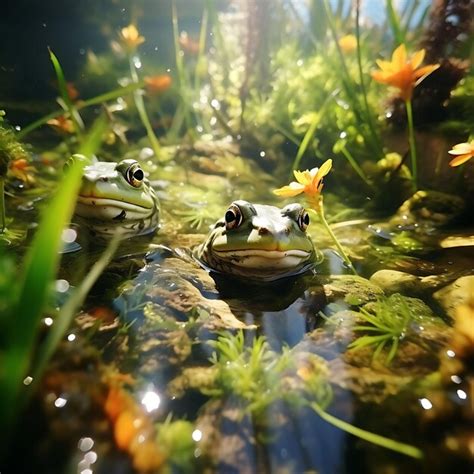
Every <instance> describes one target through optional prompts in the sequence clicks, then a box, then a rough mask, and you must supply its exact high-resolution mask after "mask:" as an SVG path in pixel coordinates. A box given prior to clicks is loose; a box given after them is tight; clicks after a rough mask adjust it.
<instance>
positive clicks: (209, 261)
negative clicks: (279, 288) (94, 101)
mask: <svg viewBox="0 0 474 474" xmlns="http://www.w3.org/2000/svg"><path fill="white" fill-rule="evenodd" d="M75 214H76V216H77V217H78V218H79V220H80V221H81V222H82V223H83V224H84V225H85V226H86V227H88V228H89V230H90V231H92V232H93V233H94V234H95V235H97V236H99V237H108V236H111V235H113V234H115V233H117V232H118V233H120V234H121V235H122V236H123V237H132V236H136V235H142V234H146V233H150V232H153V231H154V230H155V229H156V228H157V227H158V224H159V217H160V206H159V202H158V198H157V196H156V193H155V191H154V190H153V188H152V187H151V186H150V184H149V182H148V180H147V179H146V177H145V174H144V172H143V170H142V169H141V167H140V165H139V163H138V162H136V161H134V160H122V161H120V162H119V163H109V162H103V161H99V162H96V163H93V164H90V165H88V166H86V167H85V168H84V175H83V178H82V185H81V189H80V192H79V196H78V200H77V205H76V211H75ZM308 225H309V215H308V213H307V212H306V210H305V209H304V208H303V207H302V206H301V205H300V204H289V205H287V206H285V207H284V208H282V209H280V208H278V207H275V206H268V205H261V204H252V203H250V202H247V201H242V200H240V201H234V202H233V203H232V204H231V205H230V206H229V208H228V209H227V211H226V213H225V215H224V217H223V218H222V219H220V220H219V221H218V222H217V223H216V224H215V225H214V227H213V229H212V230H211V232H210V233H209V235H208V236H207V238H206V240H205V241H204V243H203V244H201V245H200V246H199V247H198V248H197V249H196V250H195V252H194V256H195V257H196V258H197V259H198V260H199V261H200V262H201V263H202V264H203V265H204V266H205V267H206V268H207V269H209V270H211V271H214V272H217V273H222V274H226V275H231V276H237V277H241V278H245V279H249V280H258V281H273V280H277V279H280V278H284V277H288V276H294V275H298V274H300V273H303V272H305V271H306V270H308V269H310V268H311V267H312V266H313V265H314V264H315V263H317V261H318V260H321V254H320V253H319V252H317V251H316V249H315V248H314V245H313V242H312V241H311V238H310V237H309V236H308V235H307V234H306V228H307V227H308Z"/></svg>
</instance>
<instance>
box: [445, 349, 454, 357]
mask: <svg viewBox="0 0 474 474" xmlns="http://www.w3.org/2000/svg"><path fill="white" fill-rule="evenodd" d="M446 354H447V355H448V357H455V356H456V353H455V352H454V351H453V350H451V349H448V350H447V351H446Z"/></svg>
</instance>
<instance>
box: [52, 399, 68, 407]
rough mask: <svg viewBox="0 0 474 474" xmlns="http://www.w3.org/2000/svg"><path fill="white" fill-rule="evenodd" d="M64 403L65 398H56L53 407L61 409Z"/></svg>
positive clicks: (65, 401)
mask: <svg viewBox="0 0 474 474" xmlns="http://www.w3.org/2000/svg"><path fill="white" fill-rule="evenodd" d="M66 403H67V400H66V399H65V398H62V397H58V398H56V400H55V401H54V406H55V407H56V408H62V407H64V406H66Z"/></svg>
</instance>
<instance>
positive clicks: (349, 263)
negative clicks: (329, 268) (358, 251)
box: [313, 196, 357, 275]
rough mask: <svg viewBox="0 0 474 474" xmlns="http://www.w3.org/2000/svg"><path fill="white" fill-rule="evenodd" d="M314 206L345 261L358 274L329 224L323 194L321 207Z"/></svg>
mask: <svg viewBox="0 0 474 474" xmlns="http://www.w3.org/2000/svg"><path fill="white" fill-rule="evenodd" d="M314 207H315V206H313V210H314V211H315V212H316V214H317V215H318V217H319V220H320V221H321V223H322V224H323V226H324V228H325V229H326V232H327V233H328V234H329V236H330V237H331V239H332V240H333V242H334V244H335V245H336V247H337V250H339V253H340V254H341V256H342V259H343V260H344V263H345V264H346V265H347V266H348V267H349V268H350V270H351V271H352V273H354V275H357V272H356V270H355V268H354V266H353V265H352V262H351V260H350V258H349V257H348V256H347V254H346V252H345V251H344V249H343V248H342V245H341V244H340V243H339V240H337V237H336V236H335V234H334V232H333V231H332V229H331V227H330V226H329V224H328V222H327V220H326V217H325V216H324V206H323V201H322V196H321V198H320V203H319V206H318V207H319V209H318V210H317V209H315V208H314Z"/></svg>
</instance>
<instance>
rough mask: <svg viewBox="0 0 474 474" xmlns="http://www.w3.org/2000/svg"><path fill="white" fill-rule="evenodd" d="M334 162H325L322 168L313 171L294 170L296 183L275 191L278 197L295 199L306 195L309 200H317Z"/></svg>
mask: <svg viewBox="0 0 474 474" xmlns="http://www.w3.org/2000/svg"><path fill="white" fill-rule="evenodd" d="M331 167H332V160H327V161H325V162H324V163H323V164H322V165H321V168H313V169H312V170H306V171H297V170H294V171H293V173H294V175H295V178H296V181H292V182H291V183H290V184H289V185H288V186H283V187H282V188H279V189H275V190H274V191H273V193H274V194H276V195H277V196H283V197H293V196H297V195H298V194H301V193H305V194H306V195H307V196H308V197H309V198H312V199H314V198H316V197H318V196H319V195H320V194H321V191H322V189H323V178H324V177H325V176H326V175H327V174H328V173H329V171H331Z"/></svg>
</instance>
